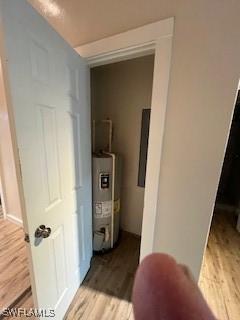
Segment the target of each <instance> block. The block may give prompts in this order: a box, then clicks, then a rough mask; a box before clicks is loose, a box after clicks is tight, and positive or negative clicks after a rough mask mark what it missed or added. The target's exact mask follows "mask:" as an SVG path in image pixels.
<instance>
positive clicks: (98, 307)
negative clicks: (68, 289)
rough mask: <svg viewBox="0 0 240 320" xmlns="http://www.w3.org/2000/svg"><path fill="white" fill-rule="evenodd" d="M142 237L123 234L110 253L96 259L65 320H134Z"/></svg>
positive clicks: (93, 260) (95, 257)
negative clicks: (133, 309)
mask: <svg viewBox="0 0 240 320" xmlns="http://www.w3.org/2000/svg"><path fill="white" fill-rule="evenodd" d="M139 249H140V238H138V237H136V236H134V235H132V234H129V233H126V232H123V233H122V236H121V239H120V242H119V245H118V246H117V247H116V248H115V249H114V250H112V251H111V252H108V253H105V254H104V255H97V256H94V258H93V259H92V265H91V269H90V271H89V272H88V274H87V277H86V278H85V280H84V282H83V284H82V286H81V287H80V288H79V290H78V292H77V294H76V296H75V298H74V300H73V302H72V304H71V306H70V308H69V310H68V312H67V314H66V317H65V320H73V319H81V320H96V319H97V320H100V319H106V320H111V319H118V320H127V319H133V311H132V304H131V292H132V285H133V280H134V275H135V271H136V269H137V266H138V259H139Z"/></svg>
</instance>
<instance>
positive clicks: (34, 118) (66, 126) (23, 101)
mask: <svg viewBox="0 0 240 320" xmlns="http://www.w3.org/2000/svg"><path fill="white" fill-rule="evenodd" d="M0 5H1V28H2V33H3V39H2V47H3V48H4V51H5V56H4V59H3V63H4V64H5V67H6V68H5V69H6V70H7V74H8V80H9V88H10V96H11V102H12V107H13V113H14V120H15V125H16V135H17V144H18V148H19V156H20V162H21V170H22V183H23V191H24V198H25V205H26V212H25V215H26V219H25V220H26V221H27V224H26V225H25V228H26V229H27V230H28V233H29V236H30V245H29V250H30V256H31V259H32V266H33V278H34V282H35V288H36V292H35V296H36V300H37V301H36V303H37V306H38V307H41V308H55V309H56V319H62V317H63V315H64V313H65V311H66V309H67V307H68V305H69V303H70V302H71V300H72V297H73V295H74V293H75V291H76V289H77V287H78V286H79V284H80V282H81V281H82V280H83V278H84V276H85V275H86V272H87V270H88V269H89V266H90V259H91V255H92V221H91V217H92V213H91V146H90V101H89V69H88V66H87V65H86V63H85V61H84V60H83V59H81V58H80V57H79V55H78V54H77V53H76V52H75V51H74V50H73V49H72V48H71V47H70V46H69V45H68V44H67V43H66V42H65V41H64V40H63V39H62V38H61V37H60V36H59V35H58V34H57V33H56V32H55V31H54V30H53V29H52V28H51V27H50V26H49V25H48V24H47V22H46V21H45V20H44V19H43V18H42V17H41V16H40V15H39V14H38V13H37V12H36V11H35V10H34V9H33V8H32V7H31V6H30V5H29V4H28V3H27V1H25V0H18V1H16V0H0ZM2 54H3V52H2ZM40 225H46V226H47V227H50V228H51V230H52V232H51V235H50V237H48V238H46V239H37V238H35V230H36V228H37V227H39V226H40Z"/></svg>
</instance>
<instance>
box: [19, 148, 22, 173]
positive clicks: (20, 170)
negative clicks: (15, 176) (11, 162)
mask: <svg viewBox="0 0 240 320" xmlns="http://www.w3.org/2000/svg"><path fill="white" fill-rule="evenodd" d="M18 163H19V172H20V177H21V179H22V165H21V161H20V154H19V148H18Z"/></svg>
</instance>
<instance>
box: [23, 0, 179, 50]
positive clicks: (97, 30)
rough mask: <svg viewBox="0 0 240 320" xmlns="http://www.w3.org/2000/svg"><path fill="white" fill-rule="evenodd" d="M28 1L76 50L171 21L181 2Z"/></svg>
mask: <svg viewBox="0 0 240 320" xmlns="http://www.w3.org/2000/svg"><path fill="white" fill-rule="evenodd" d="M28 1H29V3H31V4H32V5H33V6H34V7H35V8H36V9H37V10H38V11H39V12H40V13H41V14H42V15H43V16H44V17H45V18H46V19H47V20H48V22H49V23H50V24H51V25H52V26H53V27H54V28H55V29H56V30H57V31H58V32H59V33H60V34H61V35H62V37H63V38H65V40H66V41H68V42H69V43H70V44H71V45H72V46H74V47H75V46H77V45H80V44H84V43H88V42H91V41H94V40H98V39H101V38H104V37H106V36H110V35H113V34H116V33H119V32H123V31H126V30H129V29H132V28H136V27H139V26H142V25H144V24H147V23H151V22H154V21H157V20H159V19H162V18H166V17H169V16H170V13H169V14H168V11H169V10H168V9H169V5H170V4H171V5H173V3H176V1H177V0H172V1H170V0H168V1H167V0H28ZM169 3H170V4H169ZM162 6H163V7H164V13H165V15H163V16H162V15H161V7H162Z"/></svg>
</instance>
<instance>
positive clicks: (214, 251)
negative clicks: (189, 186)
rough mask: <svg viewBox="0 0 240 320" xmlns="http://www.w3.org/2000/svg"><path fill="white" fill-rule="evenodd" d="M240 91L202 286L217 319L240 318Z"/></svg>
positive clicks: (219, 189) (203, 266) (220, 183)
mask: <svg viewBox="0 0 240 320" xmlns="http://www.w3.org/2000/svg"><path fill="white" fill-rule="evenodd" d="M239 190H240V91H238V96H237V100H236V105H235V109H234V114H233V119H232V124H231V129H230V134H229V139H228V143H227V148H226V153H225V158H224V163H223V166H222V172H221V177H220V182H219V186H218V191H217V197H216V202H215V207H214V212H213V218H212V224H211V229H210V233H209V238H208V243H207V248H206V251H205V255H204V259H203V265H202V270H201V274H200V281H199V284H200V287H201V289H202V291H203V294H204V296H205V298H206V300H207V302H208V303H209V305H210V306H211V308H212V310H213V311H214V313H215V314H216V316H217V318H218V319H223V320H225V319H226V320H227V319H232V320H235V319H236V320H237V319H238V318H239V299H240V295H239V292H240V275H239V268H240V251H239V247H240V229H239V221H240V218H239V212H240V192H239Z"/></svg>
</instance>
